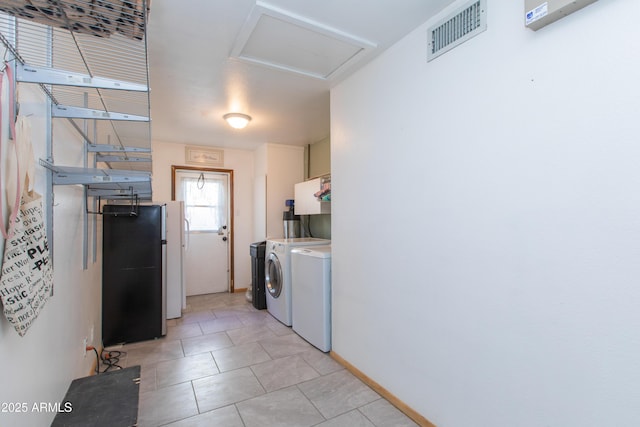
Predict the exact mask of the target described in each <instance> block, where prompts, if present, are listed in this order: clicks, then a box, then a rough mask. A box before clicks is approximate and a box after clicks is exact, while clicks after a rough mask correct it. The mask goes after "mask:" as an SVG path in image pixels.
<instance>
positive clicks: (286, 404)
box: [111, 293, 416, 427]
mask: <svg viewBox="0 0 640 427" xmlns="http://www.w3.org/2000/svg"><path fill="white" fill-rule="evenodd" d="M167 329H168V331H167V336H166V337H165V338H162V339H158V340H154V341H146V342H141V343H134V344H128V345H124V346H122V348H121V349H120V348H115V349H116V350H123V351H125V352H126V355H124V358H123V359H122V363H121V366H123V367H126V366H134V365H141V366H142V380H141V383H140V408H139V412H138V425H139V426H141V427H143V426H144V427H149V426H165V425H167V426H174V427H176V426H190V427H195V426H207V427H211V426H224V427H236V426H237V427H244V426H246V427H253V426H260V427H271V426H292V427H303V426H323V427H341V426H344V427H354V426H378V427H388V426H394V427H396V426H415V425H416V424H415V423H414V422H413V421H411V419H409V418H408V417H406V416H405V415H404V414H403V413H401V412H400V411H398V410H397V409H396V408H395V407H394V406H392V405H391V404H390V403H389V402H388V401H387V400H385V399H384V398H382V397H380V395H378V394H377V393H376V392H375V391H373V390H372V389H371V388H369V387H368V386H367V385H365V384H364V383H362V382H361V381H360V380H359V379H358V378H356V377H355V376H353V375H352V374H351V373H350V372H348V371H347V370H345V369H344V368H343V367H342V366H341V365H339V364H338V363H337V362H335V361H334V360H333V359H332V358H331V357H330V356H328V355H327V354H325V353H322V352H321V351H320V350H317V349H316V348H315V347H313V346H311V345H310V344H308V343H307V342H306V341H304V340H303V339H302V338H300V337H298V335H296V334H295V332H293V330H292V329H291V328H289V327H286V326H284V325H283V324H281V323H280V322H278V321H277V320H276V319H274V318H273V317H272V316H271V315H270V314H269V313H268V312H267V311H266V310H256V309H255V308H254V307H253V306H252V305H251V304H250V303H248V302H247V301H246V300H245V296H244V293H237V294H226V293H225V294H212V295H202V296H196V297H189V298H188V300H187V310H186V311H185V312H184V313H183V317H182V318H181V319H176V320H170V321H169V322H168V328H167ZM111 349H114V348H111Z"/></svg>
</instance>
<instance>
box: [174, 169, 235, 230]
mask: <svg viewBox="0 0 640 427" xmlns="http://www.w3.org/2000/svg"><path fill="white" fill-rule="evenodd" d="M181 190H182V196H183V200H184V208H185V217H186V219H187V221H189V226H190V228H191V231H205V232H218V231H219V230H220V229H221V228H222V227H223V226H224V225H225V212H226V206H225V197H224V182H223V181H222V180H221V179H217V178H212V177H205V175H204V174H201V175H200V176H199V177H197V178H195V177H183V178H182V180H181Z"/></svg>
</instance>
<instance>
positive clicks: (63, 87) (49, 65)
mask: <svg viewBox="0 0 640 427" xmlns="http://www.w3.org/2000/svg"><path fill="white" fill-rule="evenodd" d="M147 12H148V9H147V1H145V0H136V1H134V0H125V1H117V0H112V1H106V0H64V1H63V0H48V1H47V0H37V1H36V0H22V1H18V0H12V1H7V0H0V38H1V39H2V42H3V43H4V44H5V46H6V47H7V49H8V53H9V54H10V55H9V56H10V57H9V58H5V59H15V66H16V74H17V77H18V80H19V81H22V82H28V81H31V80H29V79H32V80H33V81H31V82H32V83H38V84H40V86H41V87H42V89H43V90H44V92H45V93H46V94H47V96H48V97H49V98H50V99H51V102H52V104H53V107H52V116H53V118H54V119H56V120H59V119H67V120H69V121H70V122H71V123H72V124H73V126H74V127H75V128H76V129H77V130H78V131H79V132H80V134H81V135H82V136H83V138H84V139H85V141H86V142H87V144H89V145H90V146H115V147H118V148H119V150H118V153H117V154H116V155H115V156H109V157H107V156H105V155H104V154H107V153H102V154H103V156H102V157H101V158H108V159H109V161H108V162H104V163H103V165H106V167H107V168H111V169H121V170H132V171H133V170H138V171H140V170H142V171H148V172H150V171H151V158H150V152H151V122H150V119H149V117H150V102H149V90H148V87H149V73H148V66H147V64H148V61H147V46H146V37H145V29H146V19H147ZM11 57H12V58H11ZM102 81H107V82H108V83H109V84H110V86H109V85H107V86H103V87H101V85H100V82H102ZM125 87H126V88H127V89H126V90H122V88H125ZM131 87H134V89H131ZM85 120H95V122H92V123H91V125H90V126H85ZM83 129H84V130H83ZM129 147H132V148H135V149H136V150H135V157H131V156H130V154H129V153H130V151H129V150H128V148H129ZM140 149H142V150H140ZM90 151H94V152H95V150H90ZM98 158H100V157H98ZM147 158H148V161H145V159H147ZM130 160H131V161H130Z"/></svg>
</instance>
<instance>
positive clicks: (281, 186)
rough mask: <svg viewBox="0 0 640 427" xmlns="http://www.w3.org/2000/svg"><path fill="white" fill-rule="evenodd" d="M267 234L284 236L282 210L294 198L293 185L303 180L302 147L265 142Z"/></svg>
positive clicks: (269, 236)
mask: <svg viewBox="0 0 640 427" xmlns="http://www.w3.org/2000/svg"><path fill="white" fill-rule="evenodd" d="M266 160H267V200H266V206H267V212H266V214H267V229H266V231H267V234H266V237H268V238H282V237H284V228H283V225H282V212H284V211H285V210H287V207H286V206H285V202H286V201H287V199H293V198H294V186H295V184H296V183H298V182H302V181H304V147H296V146H291V145H280V144H267V156H266Z"/></svg>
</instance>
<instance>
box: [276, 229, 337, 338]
mask: <svg viewBox="0 0 640 427" xmlns="http://www.w3.org/2000/svg"><path fill="white" fill-rule="evenodd" d="M329 244H331V240H326V239H316V238H313V237H298V238H294V239H270V240H267V247H266V252H265V265H264V269H265V277H264V279H265V283H266V294H267V295H266V296H267V311H268V312H269V313H271V315H272V316H273V317H275V318H276V319H278V320H279V321H280V322H282V323H284V324H285V325H286V326H291V322H292V311H291V250H292V249H293V248H295V247H299V246H316V245H317V246H320V245H329Z"/></svg>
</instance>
